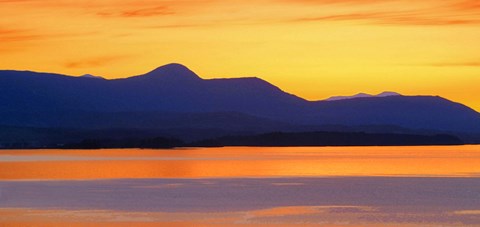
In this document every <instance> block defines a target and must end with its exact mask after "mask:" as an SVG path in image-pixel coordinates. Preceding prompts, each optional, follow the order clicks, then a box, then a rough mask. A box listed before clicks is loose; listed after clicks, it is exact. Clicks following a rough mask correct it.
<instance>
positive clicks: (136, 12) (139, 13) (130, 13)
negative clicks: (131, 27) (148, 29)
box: [97, 5, 175, 18]
mask: <svg viewBox="0 0 480 227" xmlns="http://www.w3.org/2000/svg"><path fill="white" fill-rule="evenodd" d="M172 14H175V12H174V11H173V10H172V9H171V8H170V7H168V6H166V5H160V6H154V7H148V8H139V9H128V10H117V11H102V12H98V13H97V15H99V16H103V17H125V18H133V17H153V16H166V15H172Z"/></svg>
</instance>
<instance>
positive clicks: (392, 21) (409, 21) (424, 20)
mask: <svg viewBox="0 0 480 227" xmlns="http://www.w3.org/2000/svg"><path fill="white" fill-rule="evenodd" d="M321 21H363V22H365V23H371V24H382V25H427V26H448V25H474V24H480V18H478V19H477V18H456V17H437V16H428V15H425V14H422V13H415V12H409V11H405V12H373V13H351V14H332V15H325V16H318V17H300V18H295V19H292V20H291V22H321Z"/></svg>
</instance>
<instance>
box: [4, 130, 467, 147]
mask: <svg viewBox="0 0 480 227" xmlns="http://www.w3.org/2000/svg"><path fill="white" fill-rule="evenodd" d="M463 144H464V142H463V141H462V140H461V139H459V138H458V137H456V136H452V135H446V134H438V135H413V134H395V133H364V132H300V133H294V132H292V133H286V132H274V133H265V134H259V135H246V136H225V137H219V138H215V139H208V140H202V141H198V142H193V143H186V142H184V141H182V140H181V139H177V138H168V137H154V138H146V139H139V138H126V139H83V140H81V141H79V142H69V143H64V144H47V145H45V144H43V145H42V144H35V143H30V144H29V143H9V144H3V146H0V148H3V149H36V148H55V149H107V148H152V149H156V148H158V149H160V148H175V147H223V146H280V147H282V146H420V145H463ZM0 145H2V144H0Z"/></svg>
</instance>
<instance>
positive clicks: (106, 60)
mask: <svg viewBox="0 0 480 227" xmlns="http://www.w3.org/2000/svg"><path fill="white" fill-rule="evenodd" d="M125 58H127V56H125V55H111V56H100V57H94V58H89V59H81V60H75V61H70V62H67V63H65V64H64V66H65V67H66V68H70V69H78V68H98V67H103V66H107V65H110V64H113V63H115V62H118V61H121V60H123V59H125Z"/></svg>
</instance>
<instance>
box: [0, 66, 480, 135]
mask: <svg viewBox="0 0 480 227" xmlns="http://www.w3.org/2000/svg"><path fill="white" fill-rule="evenodd" d="M0 106H1V109H0V124H1V125H10V126H18V127H37V128H38V127H41V128H82V129H95V130H98V129H112V128H125V129H164V130H170V131H175V130H174V129H192V130H205V129H210V130H212V131H217V132H221V131H222V132H225V133H226V134H235V133H238V132H250V133H262V132H271V131H309V130H318V129H322V127H324V125H330V126H333V125H335V126H338V127H339V128H342V127H344V128H345V127H346V128H353V129H360V128H362V127H363V126H372V127H375V126H385V125H388V126H394V127H399V128H404V129H407V130H412V131H419V130H421V131H431V132H439V131H440V132H452V133H467V134H471V133H478V132H480V114H479V113H477V112H476V111H474V110H472V109H471V108H468V107H466V106H464V105H462V104H459V103H454V102H451V101H449V100H446V99H444V98H441V97H435V96H401V95H398V94H396V93H383V94H380V95H377V96H374V97H355V98H348V99H340V100H337V101H317V102H309V101H306V100H304V99H301V98H299V97H297V96H294V95H291V94H288V93H286V92H284V91H282V90H281V89H279V88H277V87H275V86H273V85H272V84H270V83H268V82H266V81H264V80H261V79H259V78H255V77H249V78H237V79H209V80H205V79H202V78H200V77H199V76H197V75H196V74H195V73H194V72H192V71H191V70H189V69H188V68H186V67H185V66H182V65H179V64H170V65H166V66H162V67H159V68H157V69H155V70H153V71H151V72H149V73H146V74H143V75H139V76H134V77H130V78H125V79H115V80H104V79H91V78H88V77H71V76H65V75H59V74H50V73H36V72H29V71H0ZM339 131H341V130H339ZM387 132H389V131H387ZM197 139H198V138H197Z"/></svg>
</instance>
